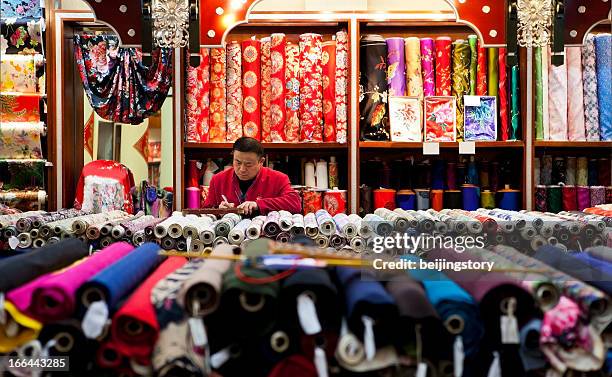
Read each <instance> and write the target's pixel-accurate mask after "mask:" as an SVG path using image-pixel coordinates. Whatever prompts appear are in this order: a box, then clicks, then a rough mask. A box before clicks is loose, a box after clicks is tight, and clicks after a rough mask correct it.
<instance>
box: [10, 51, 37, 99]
mask: <svg viewBox="0 0 612 377" xmlns="http://www.w3.org/2000/svg"><path fill="white" fill-rule="evenodd" d="M42 61H43V58H42V55H13V54H5V55H2V56H1V57H0V90H1V91H3V92H20V93H36V92H37V85H36V83H37V78H36V64H37V63H42Z"/></svg>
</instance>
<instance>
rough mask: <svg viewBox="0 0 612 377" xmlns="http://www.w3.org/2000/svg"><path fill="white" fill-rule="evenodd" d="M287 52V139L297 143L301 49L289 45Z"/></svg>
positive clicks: (298, 132)
mask: <svg viewBox="0 0 612 377" xmlns="http://www.w3.org/2000/svg"><path fill="white" fill-rule="evenodd" d="M285 52H286V61H285V63H286V67H285V79H286V84H285V89H286V92H285V111H286V118H285V137H286V140H287V141H288V142H296V141H298V140H299V139H300V79H299V74H300V47H299V46H298V45H295V44H291V43H287V46H286V49H285Z"/></svg>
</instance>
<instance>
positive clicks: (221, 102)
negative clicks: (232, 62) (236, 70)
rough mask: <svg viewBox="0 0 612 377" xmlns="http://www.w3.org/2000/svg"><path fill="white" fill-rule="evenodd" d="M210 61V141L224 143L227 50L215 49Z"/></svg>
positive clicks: (225, 130) (211, 52)
mask: <svg viewBox="0 0 612 377" xmlns="http://www.w3.org/2000/svg"><path fill="white" fill-rule="evenodd" d="M210 61H211V63H210V64H211V68H210V141H212V142H217V143H222V142H225V137H226V134H227V129H226V123H225V121H226V109H227V107H226V106H227V103H226V89H227V86H226V74H227V72H226V64H227V63H226V53H225V48H213V49H212V50H211V51H210Z"/></svg>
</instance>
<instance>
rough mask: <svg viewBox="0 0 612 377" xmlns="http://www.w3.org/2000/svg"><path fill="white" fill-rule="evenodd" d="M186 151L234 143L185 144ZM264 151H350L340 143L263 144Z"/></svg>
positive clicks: (222, 148) (226, 147) (223, 146)
mask: <svg viewBox="0 0 612 377" xmlns="http://www.w3.org/2000/svg"><path fill="white" fill-rule="evenodd" d="M183 145H184V147H185V149H186V150H189V149H191V150H198V149H217V150H224V149H232V146H233V145H234V143H184V144H183ZM262 145H263V147H264V149H267V150H280V149H348V144H340V143H262Z"/></svg>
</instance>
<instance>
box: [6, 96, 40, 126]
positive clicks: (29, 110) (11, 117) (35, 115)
mask: <svg viewBox="0 0 612 377" xmlns="http://www.w3.org/2000/svg"><path fill="white" fill-rule="evenodd" d="M38 121H40V108H39V97H38V96H35V95H34V96H29V95H20V94H0V122H38Z"/></svg>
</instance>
